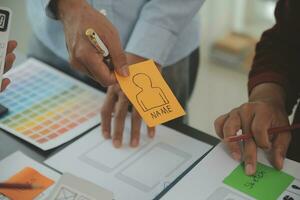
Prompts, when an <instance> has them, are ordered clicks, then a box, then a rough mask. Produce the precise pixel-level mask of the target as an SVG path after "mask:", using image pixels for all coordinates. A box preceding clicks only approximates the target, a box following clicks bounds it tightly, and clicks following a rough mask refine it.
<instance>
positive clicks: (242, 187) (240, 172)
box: [223, 163, 294, 200]
mask: <svg viewBox="0 0 300 200" xmlns="http://www.w3.org/2000/svg"><path fill="white" fill-rule="evenodd" d="M293 180H294V177H292V176H291V175H289V174H287V173H285V172H282V171H278V170H276V169H274V168H272V167H269V166H266V165H263V164H261V163H257V167H256V174H255V175H253V176H247V175H246V174H245V172H244V165H243V164H241V165H239V166H238V167H237V168H235V169H234V170H233V171H232V172H231V174H230V175H229V176H227V177H226V178H225V179H224V181H223V182H224V183H225V184H226V185H229V186H230V187H233V188H235V189H237V190H239V191H241V192H243V193H245V194H247V195H249V196H251V197H254V198H256V199H257V200H276V199H277V198H278V197H279V196H280V195H281V194H282V192H283V191H284V190H285V189H286V188H287V187H288V186H289V185H290V184H291V182H292V181H293Z"/></svg>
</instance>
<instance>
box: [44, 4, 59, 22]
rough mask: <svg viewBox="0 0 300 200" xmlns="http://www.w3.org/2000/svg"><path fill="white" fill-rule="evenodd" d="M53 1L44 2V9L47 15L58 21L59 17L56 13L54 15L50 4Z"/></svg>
mask: <svg viewBox="0 0 300 200" xmlns="http://www.w3.org/2000/svg"><path fill="white" fill-rule="evenodd" d="M51 1H52V0H42V3H43V8H44V10H45V12H46V15H47V16H48V17H50V18H52V19H57V16H56V15H55V13H53V10H52V9H51V8H50V2H51Z"/></svg>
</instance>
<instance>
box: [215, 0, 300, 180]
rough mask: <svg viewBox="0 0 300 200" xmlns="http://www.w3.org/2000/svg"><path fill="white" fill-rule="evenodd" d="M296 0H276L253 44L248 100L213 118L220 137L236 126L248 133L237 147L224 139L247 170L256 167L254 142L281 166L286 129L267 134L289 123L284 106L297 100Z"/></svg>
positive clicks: (299, 72)
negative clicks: (267, 25) (271, 17)
mask: <svg viewBox="0 0 300 200" xmlns="http://www.w3.org/2000/svg"><path fill="white" fill-rule="evenodd" d="M299 9H300V2H299V1H297V0H280V1H279V2H278V4H277V7H276V11H275V16H276V25H275V26H274V27H273V28H271V29H270V30H268V31H266V32H265V33H264V34H263V36H262V38H261V40H260V42H259V43H258V44H257V48H256V56H255V59H254V62H253V66H252V70H251V71H250V74H249V83H248V88H249V102H247V103H244V104H242V105H241V106H239V107H237V108H234V109H233V110H232V111H230V112H229V113H227V114H225V115H222V116H220V117H219V118H218V119H217V120H216V121H215V130H216V133H217V134H218V135H219V137H221V138H227V137H230V136H234V135H236V134H237V132H238V131H239V130H240V129H241V130H242V132H243V133H244V134H246V133H252V134H253V138H251V139H249V140H247V141H245V142H244V145H243V147H242V148H243V151H241V149H240V146H239V143H236V142H227V146H228V148H229V150H230V152H231V155H232V157H233V158H234V159H236V160H240V159H242V160H243V161H244V162H245V171H246V174H248V175H253V174H254V173H255V171H256V160H257V152H256V149H257V147H260V148H262V149H266V150H269V152H270V155H271V163H272V164H273V166H274V167H276V168H277V169H282V167H283V162H284V158H285V154H286V152H287V149H288V146H289V143H290V140H291V133H290V132H285V133H280V134H276V135H274V136H273V137H271V136H269V134H268V130H269V129H270V128H273V127H280V126H287V125H289V120H288V115H287V111H289V112H290V111H291V109H292V107H293V106H294V104H295V103H296V101H297V98H298V96H297V93H298V92H299V88H297V87H294V86H299V83H300V82H299V79H298V78H297V76H299V75H300V70H299V69H300V68H299V66H300V57H299V55H297V54H298V52H297V51H298V50H297V49H299V48H300V39H299V33H300V25H299V22H298V20H299V19H300V13H298V10H299ZM297 69H298V70H297Z"/></svg>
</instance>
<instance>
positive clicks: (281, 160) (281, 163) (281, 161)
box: [278, 157, 284, 169]
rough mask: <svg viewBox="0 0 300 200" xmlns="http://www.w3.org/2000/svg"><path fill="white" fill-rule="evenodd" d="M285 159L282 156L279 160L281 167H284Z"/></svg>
mask: <svg viewBox="0 0 300 200" xmlns="http://www.w3.org/2000/svg"><path fill="white" fill-rule="evenodd" d="M283 160H284V158H283V157H280V158H279V160H278V164H279V168H280V169H282V167H283Z"/></svg>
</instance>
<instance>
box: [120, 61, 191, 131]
mask: <svg viewBox="0 0 300 200" xmlns="http://www.w3.org/2000/svg"><path fill="white" fill-rule="evenodd" d="M129 72H130V76H128V77H122V76H119V75H118V74H117V73H116V77H117V80H118V82H119V84H120V86H121V88H122V90H123V92H124V93H125V94H126V96H127V97H128V99H129V100H130V102H131V103H132V104H133V106H134V107H135V109H136V110H137V111H138V112H139V114H140V115H141V117H142V118H143V119H144V121H145V122H146V124H147V125H148V126H149V127H153V126H156V125H158V124H161V123H164V122H167V121H170V120H172V119H175V118H177V117H180V116H182V115H185V111H184V110H183V108H182V107H181V105H180V104H179V102H178V100H177V99H176V97H175V96H174V94H173V92H172V91H171V89H170V87H169V86H168V84H167V83H166V82H165V80H164V79H163V77H162V75H161V73H160V72H159V70H158V69H157V67H156V65H155V63H154V62H153V61H152V60H149V61H145V62H141V63H138V64H134V65H131V66H129Z"/></svg>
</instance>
